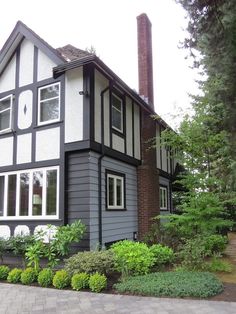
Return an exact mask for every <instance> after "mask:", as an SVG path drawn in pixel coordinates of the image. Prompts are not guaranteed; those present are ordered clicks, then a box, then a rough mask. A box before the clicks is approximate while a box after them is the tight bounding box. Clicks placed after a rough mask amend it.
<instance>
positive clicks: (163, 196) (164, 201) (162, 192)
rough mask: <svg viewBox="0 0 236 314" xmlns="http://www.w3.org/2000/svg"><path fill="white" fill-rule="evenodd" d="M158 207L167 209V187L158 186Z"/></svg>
mask: <svg viewBox="0 0 236 314" xmlns="http://www.w3.org/2000/svg"><path fill="white" fill-rule="evenodd" d="M160 209H161V210H167V209H168V191H167V187H163V186H160Z"/></svg>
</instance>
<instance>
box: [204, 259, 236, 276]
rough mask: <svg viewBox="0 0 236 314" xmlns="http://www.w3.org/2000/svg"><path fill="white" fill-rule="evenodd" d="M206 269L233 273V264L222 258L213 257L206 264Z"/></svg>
mask: <svg viewBox="0 0 236 314" xmlns="http://www.w3.org/2000/svg"><path fill="white" fill-rule="evenodd" d="M206 269H207V270H208V271H211V272H226V273H231V272H232V270H233V268H232V265H231V264H230V263H228V262H226V261H223V260H222V259H220V258H217V257H213V258H212V260H211V262H210V263H207V264H206Z"/></svg>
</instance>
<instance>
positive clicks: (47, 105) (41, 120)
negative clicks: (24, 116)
mask: <svg viewBox="0 0 236 314" xmlns="http://www.w3.org/2000/svg"><path fill="white" fill-rule="evenodd" d="M59 119H60V83H56V84H51V85H47V86H44V87H41V88H39V92H38V124H47V123H50V122H55V121H59Z"/></svg>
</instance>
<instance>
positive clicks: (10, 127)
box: [0, 95, 13, 134]
mask: <svg viewBox="0 0 236 314" xmlns="http://www.w3.org/2000/svg"><path fill="white" fill-rule="evenodd" d="M7 98H10V108H9V109H4V110H1V111H0V114H1V113H3V112H6V111H8V110H9V111H10V118H9V127H8V128H6V129H3V130H0V134H1V133H5V132H7V131H10V130H11V129H12V103H13V95H8V96H6V97H3V98H1V99H0V101H2V100H5V99H7Z"/></svg>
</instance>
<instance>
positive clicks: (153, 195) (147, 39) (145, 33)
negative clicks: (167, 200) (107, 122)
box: [137, 14, 160, 240]
mask: <svg viewBox="0 0 236 314" xmlns="http://www.w3.org/2000/svg"><path fill="white" fill-rule="evenodd" d="M137 23H138V68H139V93H140V95H143V96H144V97H146V98H148V103H149V105H150V106H151V107H152V109H154V105H153V71H152V34H151V22H150V21H149V19H148V17H147V15H146V14H141V15H139V16H138V17H137ZM155 136H156V121H155V120H154V119H153V118H152V117H151V116H150V113H149V112H147V111H146V110H142V111H141V159H142V164H141V165H140V166H138V169H137V175H138V239H139V240H142V239H143V238H144V236H145V234H146V233H147V232H148V231H149V230H150V228H151V226H152V224H153V219H152V218H153V217H155V216H157V215H158V214H159V213H160V207H159V172H158V169H157V165H156V150H155V149H150V142H149V141H150V139H152V138H154V137H155Z"/></svg>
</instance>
